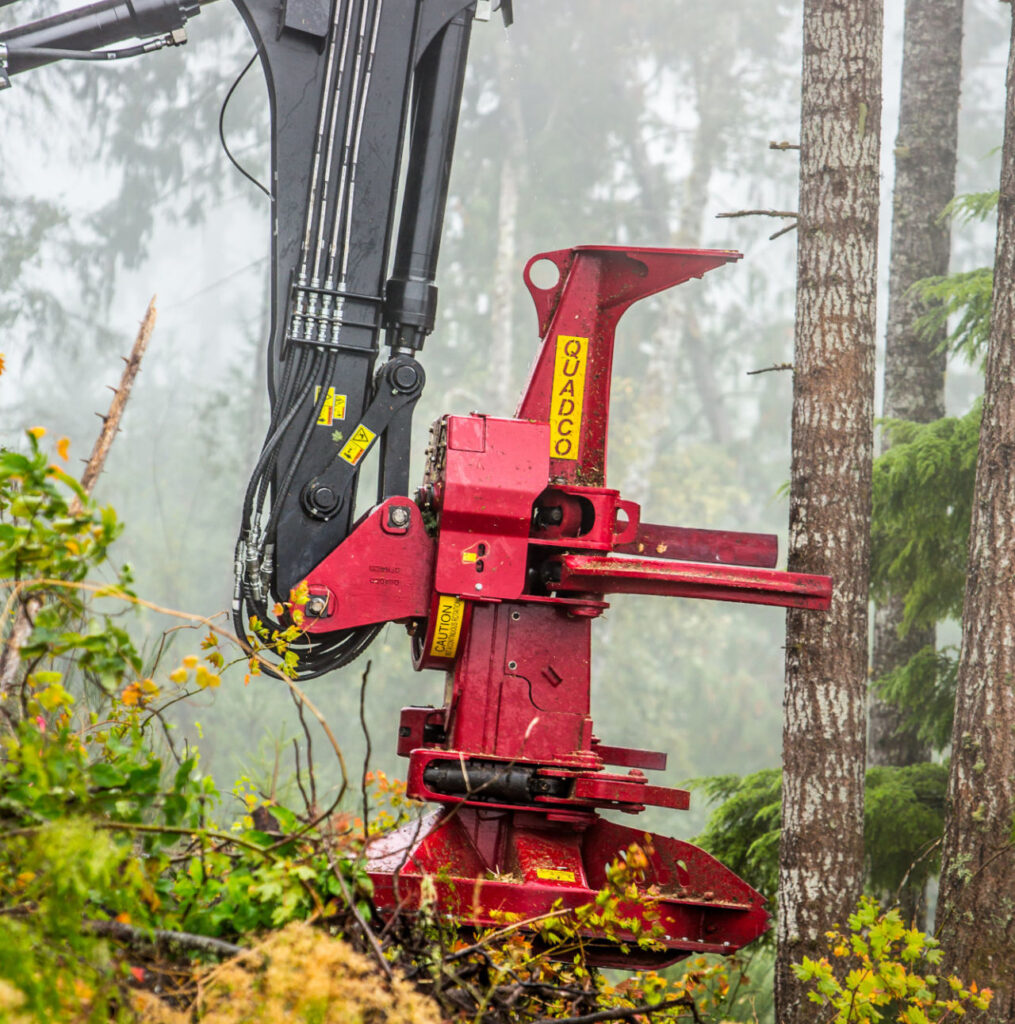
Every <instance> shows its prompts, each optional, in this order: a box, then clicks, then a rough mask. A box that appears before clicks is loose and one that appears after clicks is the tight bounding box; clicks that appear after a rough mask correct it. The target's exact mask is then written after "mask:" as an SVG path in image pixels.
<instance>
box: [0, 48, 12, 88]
mask: <svg viewBox="0 0 1015 1024" xmlns="http://www.w3.org/2000/svg"><path fill="white" fill-rule="evenodd" d="M10 87H11V76H10V75H8V74H7V44H6V43H0V89H9V88H10Z"/></svg>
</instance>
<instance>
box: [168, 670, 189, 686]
mask: <svg viewBox="0 0 1015 1024" xmlns="http://www.w3.org/2000/svg"><path fill="white" fill-rule="evenodd" d="M169 680H170V682H173V683H177V684H179V683H184V682H186V681H187V670H186V669H185V668H176V669H173V671H172V672H170V673H169Z"/></svg>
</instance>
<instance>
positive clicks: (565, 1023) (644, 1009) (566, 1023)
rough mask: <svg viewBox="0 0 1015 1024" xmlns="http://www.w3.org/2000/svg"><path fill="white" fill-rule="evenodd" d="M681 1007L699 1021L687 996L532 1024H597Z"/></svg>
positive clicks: (547, 1018)
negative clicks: (602, 1021)
mask: <svg viewBox="0 0 1015 1024" xmlns="http://www.w3.org/2000/svg"><path fill="white" fill-rule="evenodd" d="M677 1006H683V1007H685V1008H686V1009H688V1010H690V1011H691V1015H692V1016H693V1017H694V1019H695V1020H696V1021H697V1020H700V1019H701V1018H700V1017H699V1016H698V1008H697V1007H696V1006H695V1005H694V1000H693V999H691V998H690V997H689V996H681V998H680V999H667V1000H665V1001H664V1002H661V1003H654V1004H653V1003H645V1004H644V1005H643V1006H630V1007H628V1008H627V1009H618V1010H598V1011H596V1012H595V1013H585V1014H582V1016H580V1017H557V1018H550V1017H544V1018H543V1019H542V1020H537V1021H535V1022H534V1024H598V1022H599V1021H601V1020H633V1019H634V1018H635V1017H640V1016H642V1015H643V1014H644V1015H645V1016H651V1015H652V1014H653V1013H661V1012H662V1011H663V1010H672V1009H673V1008H674V1007H677Z"/></svg>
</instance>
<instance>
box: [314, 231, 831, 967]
mask: <svg viewBox="0 0 1015 1024" xmlns="http://www.w3.org/2000/svg"><path fill="white" fill-rule="evenodd" d="M739 258H740V254H739V253H736V252H730V251H725V250H722V251H719V250H671V249H646V248H631V247H614V246H581V247H578V248H574V249H563V250H559V251H556V252H548V253H542V254H540V255H538V256H536V257H533V259H532V260H530V261H529V263H528V265H527V266H526V268H525V273H524V277H525V282H526V284H527V286H528V288H529V291H530V293H531V294H532V298H533V301H534V302H535V306H536V312H537V315H538V318H539V328H540V335H541V337H542V345H541V348H540V350H539V353H538V355H537V357H536V360H535V363H534V366H533V369H532V373H531V376H530V378H529V381H528V385H527V387H526V389H525V392H524V395H523V397H522V400H521V402H520V404H519V407H518V412H517V414H516V416H515V418H513V419H498V418H495V417H490V416H482V415H477V414H473V415H470V416H446V417H444V418H443V419H442V420H440V421H439V422H438V423H437V424H436V425H435V427H434V430H433V432H432V435H431V447H430V449H429V450H428V455H429V466H428V470H427V476H426V479H425V481H424V486H423V488H422V489H421V491H420V493H419V495H418V496H417V500H416V501H412V500H410V499H408V498H391V499H389V500H388V501H386V502H384V503H383V504H382V505H380V506H379V507H378V508H376V509H374V510H373V511H372V512H371V513H369V514H368V515H367V516H365V517H364V519H363V520H362V521H361V523H360V524H358V526H357V528H356V529H355V530H354V531H353V533H352V534H351V535H350V536H349V538H348V539H347V540H346V541H345V543H343V544H342V545H341V546H340V547H339V548H337V549H336V550H335V551H334V552H333V553H332V554H331V555H330V556H329V557H328V558H326V559H325V560H324V561H323V562H321V564H320V565H318V566H317V568H316V569H314V571H313V572H312V573H311V574H310V575H309V577H308V585H309V589H310V593H311V595H313V596H316V597H321V598H325V601H324V602H317V605H318V606H319V607H323V613H322V614H321V615H320V616H319V617H317V618H315V619H312V620H309V622H310V624H309V626H308V627H307V628H308V630H309V631H330V630H335V629H344V628H348V627H351V626H358V625H364V624H367V623H371V622H383V621H401V622H405V623H406V624H407V625H408V626H409V628H410V632H411V633H412V634H413V636H414V641H413V646H414V661H415V665H416V668H417V669H419V668H435V669H441V670H444V671H445V672H446V673H447V678H448V683H447V688H446V699H445V703H444V706H443V707H442V708H406V709H405V710H404V711H403V713H402V719H401V723H400V728H399V741H398V750H399V753H400V754H403V755H405V756H407V757H408V758H409V772H408V792H409V795H410V796H413V797H416V798H419V799H421V800H426V801H429V802H431V803H435V804H438V805H440V807H441V809H440V810H438V811H436V812H434V813H432V814H430V815H428V816H426V817H425V818H423V819H422V820H421V821H420V822H415V823H413V824H411V825H409V826H406V827H404V828H402V829H400V830H398V831H396V832H393V833H389V834H387V835H385V836H383V837H380V838H379V839H377V840H375V841H374V842H373V843H372V844H371V846H370V849H369V857H370V860H369V870H370V874H371V877H372V879H373V881H374V886H375V902H376V904H377V906H378V909H379V910H380V911H381V912H382V913H383V912H392V911H394V910H396V908H397V909H402V910H406V911H412V910H414V909H417V908H418V907H419V906H420V901H421V899H422V890H423V884H422V883H423V879H424V877H426V876H431V880H432V882H433V884H434V885H435V886H436V894H437V906H438V909H439V910H440V911H441V912H443V913H446V914H450V915H453V916H454V917H455V918H457V919H458V920H459V921H460V922H461V923H462V924H465V925H473V926H484V925H491V924H495V923H497V922H503V920H504V916H503V915H504V914H519V915H522V916H523V917H530V916H535V915H538V914H541V913H545V912H546V911H547V910H548V909H549V908H550V907H551V906H553V905H555V904H558V903H559V905H560V906H561V907H563V908H564V909H567V908H573V907H577V906H580V905H582V904H585V903H588V902H591V901H592V900H593V899H594V897H595V894H596V891H597V890H598V889H599V888H601V887H602V885H604V884H605V881H606V875H605V871H606V867H607V865H608V864H609V863H610V862H611V861H613V860H615V859H617V858H618V857H621V856H623V855H624V854H625V852H626V851H627V849H628V848H629V847H630V846H631V845H632V844H633V843H637V844H639V845H641V846H642V847H643V848H645V850H646V852H647V854H648V860H649V866H648V869H647V870H646V872H645V876H644V890H645V892H646V894H647V895H648V897H649V898H648V900H647V902H637V903H633V904H631V905H630V906H628V907H627V908H626V912H627V914H628V916H634V917H638V918H640V919H641V920H643V921H645V922H646V923H651V922H653V921H654V922H655V923H657V924H658V926H659V929H660V930H661V935H660V940H659V941H660V947H659V949H658V950H655V951H645V950H638V949H637V948H636V947H630V950H631V951H630V952H628V953H622V952H621V951H620V949H619V947H618V946H617V944H616V942H614V941H608V940H607V937H606V936H605V935H597V934H595V933H593V934H590V935H589V936H588V939H589V940H590V942H592V943H593V945H592V947H591V948H592V949H593V950H594V959H595V961H596V962H598V963H600V964H603V965H611V966H620V967H629V968H630V967H644V966H650V965H659V964H664V963H671V962H673V961H674V960H676V959H679V958H680V957H682V956H686V955H688V954H689V953H692V952H727V953H728V952H733V951H734V950H736V949H738V948H740V947H741V946H743V945H744V944H745V943H747V942H749V941H751V940H752V939H753V938H755V937H757V936H758V935H759V934H761V932H763V931H764V930H765V929H766V928H767V926H768V925H767V914H766V912H765V910H764V907H763V903H764V900H763V898H762V897H761V896H760V894H759V893H757V892H755V890H754V889H752V888H751V887H750V886H749V885H747V883H745V882H744V881H742V880H741V879H739V878H737V876H736V875H734V874H733V873H732V872H731V871H729V870H728V869H727V868H725V867H723V866H722V865H721V864H719V863H718V862H717V861H716V860H714V859H713V858H712V857H710V856H709V855H708V854H706V853H704V852H703V851H702V850H699V849H697V848H696V847H694V846H691V845H690V844H687V843H683V842H680V841H677V840H674V839H668V838H665V837H661V836H647V835H646V833H644V832H643V831H641V830H638V829H631V828H624V827H622V826H620V825H617V824H614V823H612V822H610V821H607V820H605V819H603V818H601V817H600V816H599V814H598V813H597V811H598V810H602V809H606V810H614V811H625V812H628V813H638V812H639V811H641V810H643V809H644V808H645V807H646V806H648V805H653V806H659V807H666V808H670V809H674V810H680V809H684V808H686V807H687V806H688V800H689V797H688V794H687V793H686V792H685V791H683V790H676V789H670V788H666V787H662V786H653V785H650V784H649V783H648V780H647V779H646V777H645V775H644V774H643V771H642V769H656V770H658V769H661V768H664V767H665V763H666V755H665V754H662V753H658V752H654V751H644V750H635V749H631V748H623V747H610V746H605V745H603V744H601V743H600V742H599V740H598V738H597V737H596V736H595V735H594V734H593V726H592V719H591V717H590V714H589V711H590V709H589V689H590V677H589V660H590V637H591V627H592V621H593V620H594V619H595V618H597V617H598V616H599V615H600V614H601V613H602V611H603V609H604V608H606V607H607V605H606V603H605V601H604V595H606V594H611V593H641V594H658V595H664V596H680V597H693V598H704V599H711V600H723V601H740V602H750V603H757V604H767V605H777V606H782V607H797V608H811V609H823V608H827V607H828V605H829V601H830V599H831V581H830V580H829V579H828V578H827V577H823V576H808V575H802V574H798V573H787V572H779V571H776V570H775V569H773V568H772V566H774V564H775V559H776V543H775V538H774V537H770V536H767V535H760V534H749V533H739V532H735V531H717V530H695V529H688V528H684V527H671V526H661V525H657V524H651V523H643V522H641V510H640V508H639V506H638V505H637V504H636V503H634V502H631V501H625V500H623V499H622V498H621V497H620V495H619V493H618V492H617V491H616V490H612V489H610V488H608V487H607V486H606V442H607V434H608V426H609V423H608V421H609V398H610V382H611V375H612V363H613V348H614V332H615V329H616V325H617V322H618V320H619V319H620V317H621V315H622V314H623V313H624V311H625V310H626V309H627V308H628V307H629V306H631V305H632V304H633V303H634V302H636V301H637V300H639V299H641V298H644V297H646V296H649V295H652V294H655V293H656V292H659V291H662V290H663V289H665V288H669V287H672V286H674V285H677V284H680V283H683V282H684V281H687V280H688V279H690V278H692V277H701V276H702V275H703V274H705V273H706V272H707V271H709V270H712V269H714V268H716V267H719V266H722V265H723V264H726V263H729V262H732V261H734V260H736V259H739ZM537 261H548V262H549V263H551V264H553V265H554V266H555V267H556V269H557V273H558V281H557V283H556V285H555V286H553V287H551V288H540V287H537V286H536V285H535V283H534V282H533V280H532V277H531V270H532V267H533V265H534V264H535V263H536V262H537ZM421 508H422V509H424V510H425V511H426V512H427V513H428V514H429V515H431V516H434V517H435V518H436V526H434V525H433V521H432V520H431V525H430V527H429V528H428V527H427V525H426V523H425V521H424V515H423V513H422V512H421ZM607 765H610V766H614V767H620V768H625V769H627V771H625V772H623V773H618V772H610V771H607V770H605V766H607ZM597 939H598V940H600V941H599V942H598V943H597V942H596V940H597Z"/></svg>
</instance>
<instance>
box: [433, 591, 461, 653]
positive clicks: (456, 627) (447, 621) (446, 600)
mask: <svg viewBox="0 0 1015 1024" xmlns="http://www.w3.org/2000/svg"><path fill="white" fill-rule="evenodd" d="M464 618H465V602H464V601H463V600H462V599H461V598H460V597H448V596H447V595H446V594H441V596H440V598H439V599H438V601H437V624H436V625H435V626H434V631H433V640H431V641H430V654H431V655H432V656H433V657H435V658H453V657H454V656H455V654H456V653H457V652H458V638H459V637H460V636H461V635H462V620H463V619H464Z"/></svg>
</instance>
